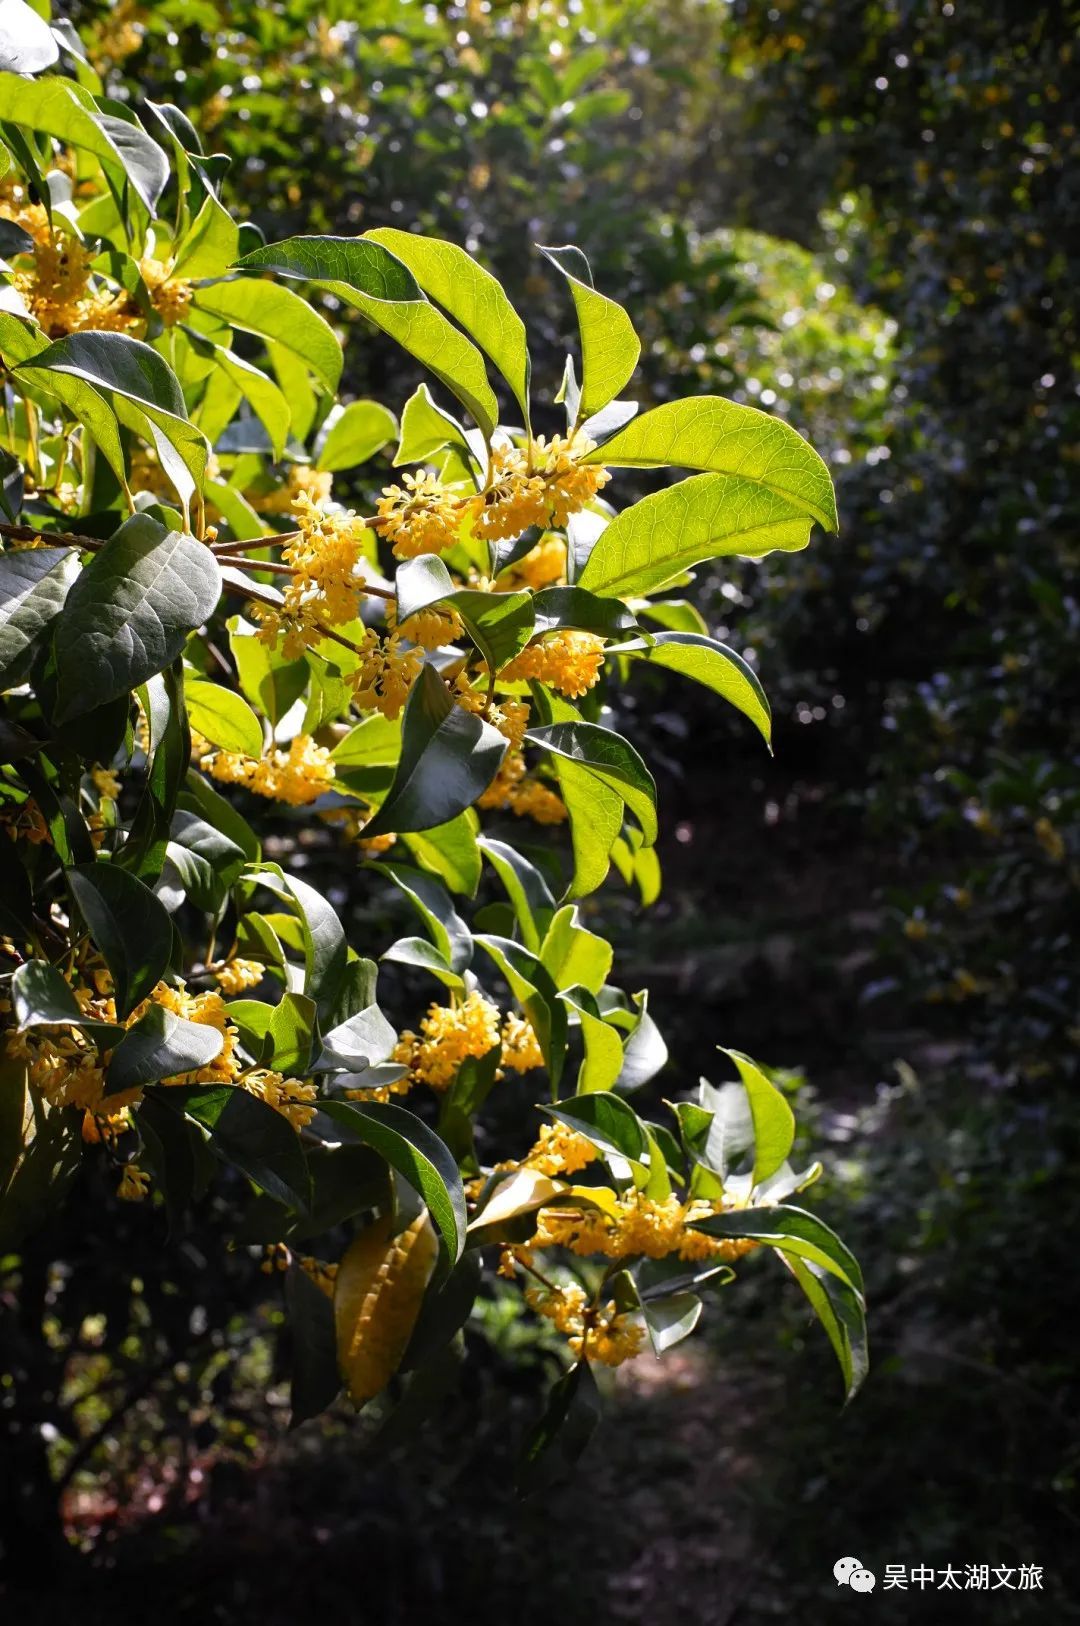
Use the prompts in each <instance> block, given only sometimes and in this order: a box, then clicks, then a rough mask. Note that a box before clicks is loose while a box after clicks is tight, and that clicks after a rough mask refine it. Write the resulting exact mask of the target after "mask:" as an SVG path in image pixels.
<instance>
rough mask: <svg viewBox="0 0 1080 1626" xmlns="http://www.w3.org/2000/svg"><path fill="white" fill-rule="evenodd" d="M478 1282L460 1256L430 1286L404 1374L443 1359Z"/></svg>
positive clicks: (472, 1264)
mask: <svg viewBox="0 0 1080 1626" xmlns="http://www.w3.org/2000/svg"><path fill="white" fill-rule="evenodd" d="M470 1059H471V1058H470ZM481 1279H482V1271H481V1265H480V1259H479V1257H478V1255H477V1254H475V1253H463V1254H462V1256H461V1258H460V1259H459V1260H458V1262H457V1264H456V1265H455V1266H454V1268H453V1270H452V1271H451V1272H450V1273H449V1275H448V1276H447V1277H446V1279H445V1281H443V1282H442V1283H440V1285H439V1286H438V1287H429V1289H428V1291H427V1294H426V1295H425V1297H424V1302H423V1304H422V1305H421V1307H420V1314H419V1316H418V1317H417V1321H416V1326H415V1327H414V1328H413V1331H412V1337H411V1338H410V1339H409V1347H408V1349H407V1350H406V1351H405V1354H404V1356H403V1357H402V1362H401V1370H402V1371H403V1372H411V1371H413V1370H415V1369H416V1368H417V1367H420V1366H424V1365H425V1364H426V1363H427V1362H429V1361H433V1360H442V1359H444V1358H445V1355H446V1346H447V1345H448V1344H449V1343H450V1341H451V1339H452V1338H453V1337H454V1335H455V1333H457V1332H458V1331H460V1329H461V1328H462V1327H463V1326H464V1325H465V1323H466V1321H467V1320H468V1319H469V1313H470V1311H471V1310H472V1307H473V1305H474V1304H475V1302H476V1295H477V1294H478V1293H479V1291H480V1283H481Z"/></svg>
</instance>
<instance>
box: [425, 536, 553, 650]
mask: <svg viewBox="0 0 1080 1626" xmlns="http://www.w3.org/2000/svg"><path fill="white" fill-rule="evenodd" d="M394 586H395V588H396V590H397V606H398V622H399V624H400V623H401V622H403V621H405V620H406V619H407V618H408V617H409V616H410V615H415V614H416V612H417V611H418V610H424V609H427V608H428V607H429V606H430V605H433V604H449V605H452V606H453V608H454V609H455V610H457V612H458V614H459V615H460V617H461V619H462V621H463V622H464V624H465V628H466V630H467V631H468V633H469V636H470V637H471V639H472V641H473V643H474V644H475V645H476V647H477V649H478V650H479V651H480V653H481V655H483V657H484V660H485V661H486V662H487V666H488V670H489V671H492V672H498V671H500V670H501V669H502V668H503V667H504V666H506V665H507V664H508V663H509V662H510V661H512V660H513V658H514V656H515V655H517V654H519V653H520V651H521V650H522V649H524V647H525V645H526V644H527V643H528V641H529V639H530V638H531V637H532V635H533V595H532V594H531V593H527V592H524V591H523V592H518V593H484V592H481V591H479V590H478V589H474V588H469V587H455V585H454V582H453V578H452V577H451V575H450V572H449V571H448V570H447V568H446V566H445V565H444V564H443V562H442V560H441V559H440V558H438V557H437V556H436V555H435V554H431V553H427V554H421V555H420V557H419V558H417V559H406V560H404V561H403V563H402V564H400V565H399V566H398V571H397V575H396V577H395V578H394Z"/></svg>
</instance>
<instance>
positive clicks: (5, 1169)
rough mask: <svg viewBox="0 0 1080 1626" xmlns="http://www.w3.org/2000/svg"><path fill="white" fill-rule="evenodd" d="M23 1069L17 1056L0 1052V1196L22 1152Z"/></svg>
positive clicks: (24, 1073)
mask: <svg viewBox="0 0 1080 1626" xmlns="http://www.w3.org/2000/svg"><path fill="white" fill-rule="evenodd" d="M27 1072H28V1068H27V1064H26V1062H25V1061H23V1060H22V1059H21V1058H16V1057H15V1056H0V1200H2V1199H3V1194H4V1190H5V1187H6V1186H7V1184H8V1181H9V1180H10V1179H11V1176H12V1175H13V1174H14V1172H15V1168H16V1166H17V1164H18V1162H19V1159H20V1157H21V1156H22V1152H23V1135H24V1133H25V1120H26V1106H27V1096H26V1084H27Z"/></svg>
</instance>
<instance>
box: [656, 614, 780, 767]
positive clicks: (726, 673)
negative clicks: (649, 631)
mask: <svg viewBox="0 0 1080 1626" xmlns="http://www.w3.org/2000/svg"><path fill="white" fill-rule="evenodd" d="M640 658H641V659H642V660H644V661H647V662H648V664H649V665H650V666H664V667H667V668H668V669H669V670H670V671H672V672H679V673H681V674H682V676H683V677H688V678H693V679H694V681H695V682H696V683H701V684H703V685H704V686H705V688H707V689H712V690H713V692H714V693H715V694H718V695H721V696H722V697H723V698H724V699H725V700H726V701H728V703H729V704H730V705H732V706H734V707H735V708H736V710H737V711H741V712H742V713H743V715H744V716H745V717H749V719H750V721H751V722H752V723H753V724H754V727H755V728H756V729H757V730H758V732H759V733H760V734H761V735H762V736H763V737H764V740H765V743H766V745H768V744H769V742H770V740H771V738H772V712H771V710H770V708H769V702H768V699H767V697H766V694H765V690H764V689H763V688H762V687H761V684H760V682H759V681H758V677H757V674H756V673H755V672H754V671H753V669H752V668H751V667H749V666H748V665H747V664H746V662H745V661H744V660H743V658H742V656H741V655H736V653H735V651H734V650H733V649H728V647H727V645H726V644H721V643H717V641H716V640H715V639H714V638H703V637H701V635H700V634H698V633H694V632H658V633H657V634H656V637H655V641H654V642H653V644H652V645H651V647H647V648H643V649H642V651H641V656H640Z"/></svg>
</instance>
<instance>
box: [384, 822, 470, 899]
mask: <svg viewBox="0 0 1080 1626" xmlns="http://www.w3.org/2000/svg"><path fill="white" fill-rule="evenodd" d="M478 828H479V820H478V818H477V816H476V813H475V811H474V810H473V809H472V808H471V807H470V808H466V810H465V812H464V813H459V814H458V816H457V818H456V819H448V820H447V822H446V823H445V824H437V825H435V826H434V828H433V829H431V830H411V831H408V832H406V833H405V835H403V837H402V840H403V841H404V843H405V845H406V847H408V849H409V851H410V853H411V854H412V856H413V857H414V858H415V859H416V861H417V863H418V864H422V865H423V867H424V868H425V869H427V870H430V871H431V873H432V874H433V875H438V876H439V877H440V879H441V880H443V881H445V882H446V885H447V886H448V887H449V888H450V889H451V891H453V892H464V893H465V895H466V897H470V898H472V897H475V896H476V888H477V886H478V885H479V884H480V870H481V863H480V849H479V847H478V846H477V844H476V832H477V829H478Z"/></svg>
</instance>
